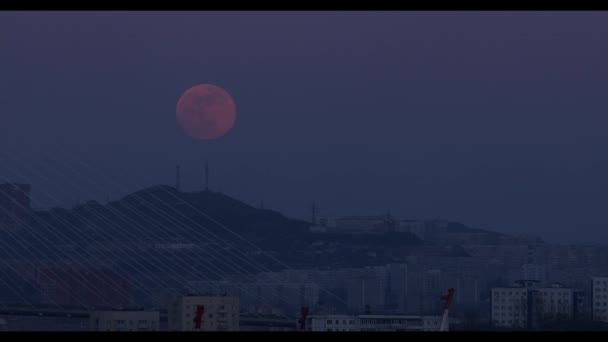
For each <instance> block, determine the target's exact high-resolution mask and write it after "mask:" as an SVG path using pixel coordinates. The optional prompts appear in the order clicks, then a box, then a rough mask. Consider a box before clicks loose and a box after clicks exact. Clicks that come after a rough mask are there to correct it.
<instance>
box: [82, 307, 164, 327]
mask: <svg viewBox="0 0 608 342" xmlns="http://www.w3.org/2000/svg"><path fill="white" fill-rule="evenodd" d="M159 324H160V313H159V312H158V311H143V310H111V311H93V312H91V316H90V330H91V331H158V330H159Z"/></svg>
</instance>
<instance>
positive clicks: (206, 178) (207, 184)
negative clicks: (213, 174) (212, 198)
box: [205, 160, 209, 191]
mask: <svg viewBox="0 0 608 342" xmlns="http://www.w3.org/2000/svg"><path fill="white" fill-rule="evenodd" d="M205 191H209V162H208V161H206V160H205Z"/></svg>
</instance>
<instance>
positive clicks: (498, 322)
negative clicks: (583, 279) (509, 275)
mask: <svg viewBox="0 0 608 342" xmlns="http://www.w3.org/2000/svg"><path fill="white" fill-rule="evenodd" d="M537 284H538V282H537V281H519V282H518V283H517V284H516V286H514V287H499V288H493V289H492V291H491V299H490V306H491V309H490V320H491V324H492V326H493V327H495V328H505V329H534V328H538V327H542V324H543V323H547V322H551V321H560V320H573V319H578V318H582V317H584V312H585V310H584V293H583V292H582V291H579V290H576V289H573V288H567V287H563V286H561V284H557V283H556V284H552V285H551V286H550V287H537Z"/></svg>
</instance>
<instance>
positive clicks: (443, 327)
mask: <svg viewBox="0 0 608 342" xmlns="http://www.w3.org/2000/svg"><path fill="white" fill-rule="evenodd" d="M454 291H455V290H454V289H453V288H451V289H448V294H447V295H445V296H441V300H443V301H445V305H444V306H443V315H442V316H441V322H440V323H439V331H448V330H449V327H450V324H449V317H448V314H449V312H450V306H452V300H453V299H454Z"/></svg>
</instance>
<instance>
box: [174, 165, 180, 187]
mask: <svg viewBox="0 0 608 342" xmlns="http://www.w3.org/2000/svg"><path fill="white" fill-rule="evenodd" d="M180 183H181V174H180V169H179V165H177V166H176V167H175V188H176V189H177V191H180V185H181V184H180Z"/></svg>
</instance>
